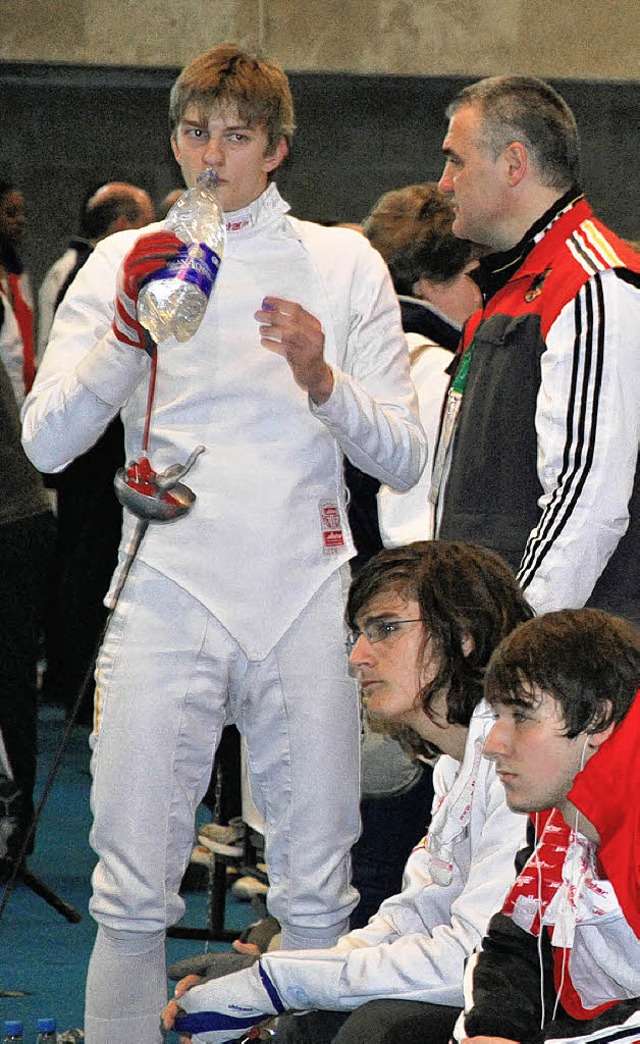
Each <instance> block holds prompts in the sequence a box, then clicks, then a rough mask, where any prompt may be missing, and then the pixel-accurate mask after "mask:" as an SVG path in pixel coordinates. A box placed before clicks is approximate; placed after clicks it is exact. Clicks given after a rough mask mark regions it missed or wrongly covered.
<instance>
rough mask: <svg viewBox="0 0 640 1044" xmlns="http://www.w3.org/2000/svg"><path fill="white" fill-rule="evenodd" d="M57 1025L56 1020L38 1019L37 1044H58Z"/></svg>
mask: <svg viewBox="0 0 640 1044" xmlns="http://www.w3.org/2000/svg"><path fill="white" fill-rule="evenodd" d="M56 1030H57V1024H56V1020H55V1019H38V1021H37V1023H36V1044H58V1034H57V1032H56Z"/></svg>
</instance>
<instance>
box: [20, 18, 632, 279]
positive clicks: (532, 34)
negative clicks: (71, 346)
mask: <svg viewBox="0 0 640 1044" xmlns="http://www.w3.org/2000/svg"><path fill="white" fill-rule="evenodd" d="M613 14H615V18H614V17H613ZM0 19H1V24H2V32H1V33H0V142H1V143H2V145H1V148H0V177H8V178H10V179H12V180H14V181H15V182H16V183H18V184H19V185H20V186H21V187H22V188H23V190H24V192H25V194H26V197H27V202H28V207H29V212H28V218H29V224H28V232H27V238H26V242H25V255H26V259H27V261H28V263H29V265H30V267H31V270H32V272H33V276H34V282H35V283H36V284H37V283H39V281H40V279H41V278H42V275H43V274H44V272H45V270H46V268H47V267H48V266H49V265H50V264H51V263H52V261H53V260H54V259H55V258H56V257H57V256H59V254H60V253H61V252H62V250H63V249H64V247H65V244H66V241H67V239H68V237H69V235H70V234H72V233H73V232H74V231H75V228H76V224H77V215H78V211H79V208H80V205H81V201H82V200H83V199H84V198H85V195H86V192H87V191H88V189H89V188H91V187H97V185H99V184H101V183H102V182H104V181H107V180H116V179H118V180H126V181H132V182H134V183H136V184H140V185H142V186H143V187H145V188H147V189H148V190H149V191H150V192H151V194H152V196H153V198H154V199H155V200H156V201H159V200H160V199H161V198H162V197H163V195H164V194H165V193H166V192H167V191H169V189H171V188H173V187H176V186H178V185H180V174H179V171H178V169H177V167H176V165H175V163H174V160H173V157H172V156H171V153H170V150H169V146H168V140H167V123H166V109H167V98H168V92H169V87H170V85H171V83H172V81H173V79H174V77H175V75H176V74H177V72H178V69H179V67H180V66H181V64H183V63H184V62H185V61H187V60H188V59H189V58H191V57H192V56H193V55H195V54H197V53H199V52H200V51H202V50H204V49H205V48H206V47H207V46H209V45H211V44H213V43H215V42H216V41H219V40H223V39H238V40H240V41H241V42H243V43H244V44H245V45H247V46H249V47H259V46H262V48H263V49H264V50H266V51H267V53H271V54H274V55H275V56H276V57H278V58H279V59H280V61H281V62H282V63H283V65H284V66H285V68H287V69H288V70H289V71H290V75H291V83H292V89H293V93H294V99H295V104H296V112H297V117H298V128H299V129H298V132H297V135H296V141H295V145H294V153H293V156H292V159H291V161H290V162H289V163H288V164H287V169H286V170H284V171H282V172H281V174H280V175H279V176H278V183H279V184H280V186H281V188H282V189H283V190H284V193H285V195H286V197H287V198H288V199H289V201H290V202H291V204H292V208H293V210H294V212H295V213H296V214H298V215H299V216H300V217H308V218H312V219H319V220H325V221H328V220H338V221H358V220H360V219H361V218H362V217H363V216H364V215H365V214H366V213H367V212H368V210H369V209H370V208H371V206H372V204H373V203H374V202H375V201H376V199H377V198H378V197H379V196H380V195H381V193H382V192H385V191H387V190H388V189H390V188H396V187H400V186H402V185H406V184H408V183H410V182H413V181H424V180H430V179H436V178H437V177H438V176H439V173H440V168H441V159H440V144H441V141H442V137H443V133H444V129H445V120H444V116H443V113H444V109H445V106H446V104H447V102H448V101H449V100H450V99H451V98H452V96H453V95H454V94H455V93H456V92H457V90H458V89H459V88H460V86H461V85H463V84H464V83H466V82H468V81H469V80H472V79H476V78H478V77H479V76H480V75H484V74H489V73H497V72H504V71H515V72H526V73H533V74H538V75H543V76H545V77H547V78H549V79H551V81H552V82H553V83H554V84H555V86H557V87H558V88H559V89H560V90H561V91H562V93H563V94H564V95H565V97H566V98H567V100H568V101H569V103H570V104H571V105H572V106H573V107H574V109H575V112H576V115H577V118H578V123H579V125H580V129H581V133H582V138H583V151H584V166H585V186H586V188H587V190H588V193H589V195H590V198H591V199H592V201H593V203H594V205H595V206H596V208H597V210H598V212H599V213H600V215H601V216H602V217H604V218H605V220H608V221H609V222H610V223H611V224H612V225H613V226H614V227H615V228H616V229H617V230H618V231H619V232H620V233H621V234H623V235H626V236H629V237H632V238H639V237H640V199H639V198H638V192H637V184H638V179H637V175H636V170H637V163H638V157H637V141H638V129H639V126H640V83H639V82H638V80H637V79H635V80H634V79H633V77H635V76H637V59H638V52H639V48H638V46H637V41H638V34H639V29H638V24H639V23H640V20H639V19H638V18H637V14H636V6H635V4H634V7H633V9H632V7H631V4H630V3H628V2H620V3H618V2H615V3H614V2H613V0H611V2H607V3H604V4H603V3H602V0H598V3H595V2H592V0H582V2H581V3H579V4H578V3H576V2H571V3H570V2H568V0H556V2H553V0H550V2H549V3H547V2H542V0H464V2H463V0H439V2H437V0H394V2H391V0H378V3H375V2H373V0H367V2H361V0H342V2H338V0H325V3H324V4H322V5H321V4H318V3H317V0H313V2H311V0H304V2H300V3H295V2H294V0H173V3H168V2H167V0H137V2H136V3H133V2H132V0H112V2H111V3H110V4H108V5H107V4H104V3H103V0H38V2H37V3H36V2H34V0H0ZM292 70H293V71H292ZM625 77H626V79H625Z"/></svg>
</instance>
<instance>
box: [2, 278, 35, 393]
mask: <svg viewBox="0 0 640 1044" xmlns="http://www.w3.org/2000/svg"><path fill="white" fill-rule="evenodd" d="M7 278H8V280H9V287H10V296H11V298H12V308H13V313H14V315H15V317H16V322H17V324H18V329H19V330H20V337H21V338H22V380H23V383H24V390H25V394H26V393H27V392H29V391H31V385H32V384H33V381H34V378H35V375H36V356H35V351H34V346H33V310H32V308H31V307H30V305H29V304H28V303H27V301H26V300H25V299H24V297H23V296H22V288H21V286H20V276H19V275H16V274H15V273H14V272H8V273H7Z"/></svg>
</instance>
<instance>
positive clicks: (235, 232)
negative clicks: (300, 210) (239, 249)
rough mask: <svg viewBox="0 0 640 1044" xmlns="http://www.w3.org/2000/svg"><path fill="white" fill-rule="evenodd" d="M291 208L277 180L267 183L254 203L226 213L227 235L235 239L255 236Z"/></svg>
mask: <svg viewBox="0 0 640 1044" xmlns="http://www.w3.org/2000/svg"><path fill="white" fill-rule="evenodd" d="M290 209H291V208H290V206H289V204H288V203H286V202H285V201H284V199H283V198H282V196H281V195H280V193H279V192H278V187H277V185H276V183H275V181H272V182H271V183H270V184H269V185H267V187H266V189H265V190H264V192H263V193H262V195H261V196H258V198H257V199H254V201H253V203H249V205H248V206H246V207H243V208H242V210H233V211H229V213H225V215H224V217H225V222H226V226H227V235H228V236H233V237H234V239H236V238H238V239H240V238H242V239H244V238H246V237H249V236H255V235H257V234H258V233H259V232H263V231H264V229H265V228H266V227H267V226H268V225H270V224H272V223H273V222H274V221H277V220H278V219H279V218H281V217H282V216H283V215H284V214H286V213H287V211H289V210H290Z"/></svg>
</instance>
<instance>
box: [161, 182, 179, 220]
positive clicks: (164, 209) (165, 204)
mask: <svg viewBox="0 0 640 1044" xmlns="http://www.w3.org/2000/svg"><path fill="white" fill-rule="evenodd" d="M182 196H184V189H183V188H177V189H172V190H171V192H167V194H166V196H163V198H162V199H161V200H160V203H159V205H158V221H164V219H165V218H166V216H167V214H168V213H169V211H170V210H171V208H172V207H173V206H174V205H175V204H176V203H177V202H178V200H179V199H181V197H182Z"/></svg>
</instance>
